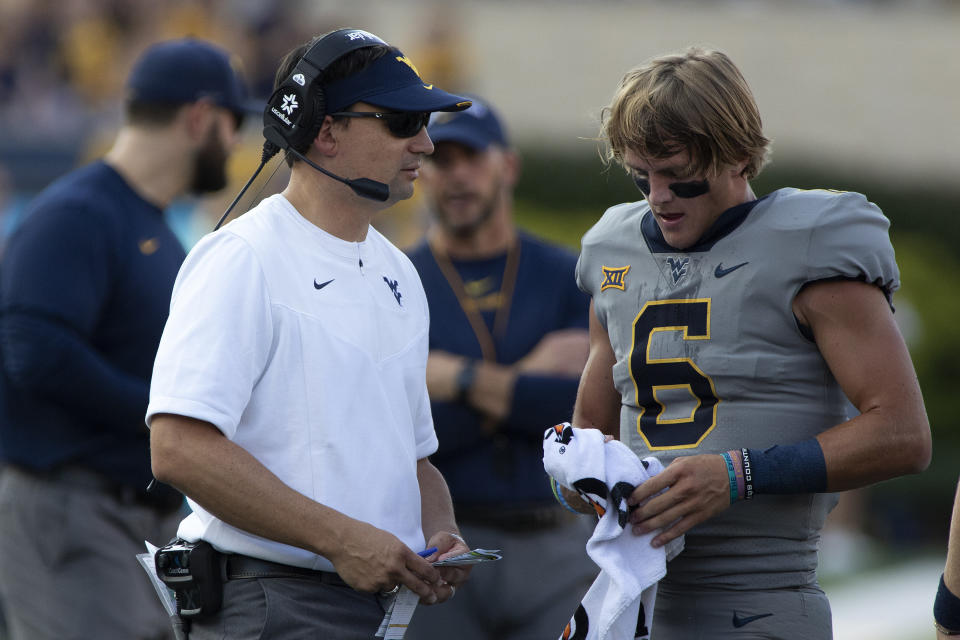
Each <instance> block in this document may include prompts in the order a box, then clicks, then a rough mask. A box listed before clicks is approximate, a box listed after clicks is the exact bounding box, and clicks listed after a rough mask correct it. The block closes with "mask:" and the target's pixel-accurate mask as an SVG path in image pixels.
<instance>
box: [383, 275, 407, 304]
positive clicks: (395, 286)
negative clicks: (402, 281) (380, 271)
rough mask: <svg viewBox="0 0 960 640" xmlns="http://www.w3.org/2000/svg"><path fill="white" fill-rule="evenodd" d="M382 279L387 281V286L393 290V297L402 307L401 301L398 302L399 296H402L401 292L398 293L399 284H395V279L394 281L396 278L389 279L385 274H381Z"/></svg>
mask: <svg viewBox="0 0 960 640" xmlns="http://www.w3.org/2000/svg"><path fill="white" fill-rule="evenodd" d="M383 281H384V282H386V283H387V286H388V287H390V291H392V292H393V297H394V298H396V299H397V304H398V305H400V306H401V307H402V306H403V303H402V302H400V298H402V297H403V294H402V293H400V287H399V285H398V284H397V281H396V280H391V279H390V278H388V277H387V276H383Z"/></svg>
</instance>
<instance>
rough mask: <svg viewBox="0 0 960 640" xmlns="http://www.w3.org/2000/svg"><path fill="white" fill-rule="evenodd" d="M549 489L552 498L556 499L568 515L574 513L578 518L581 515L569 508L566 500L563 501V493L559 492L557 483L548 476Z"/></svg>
mask: <svg viewBox="0 0 960 640" xmlns="http://www.w3.org/2000/svg"><path fill="white" fill-rule="evenodd" d="M550 489H552V490H553V497H554V498H556V499H557V502H559V503H560V504H561V505H563V508H564V509H566V510H567V511H569V512H570V513H575V514H577V515H578V516H581V515H583V514H582V513H580V512H579V511H577V510H576V509H574V508H573V507H571V506H570V503H568V502H567V501H566V500H564V499H563V492H562V491H560V489H559V487H557V481H556V480H555V479H554V478H553V476H550Z"/></svg>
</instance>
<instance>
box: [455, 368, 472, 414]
mask: <svg viewBox="0 0 960 640" xmlns="http://www.w3.org/2000/svg"><path fill="white" fill-rule="evenodd" d="M476 377H477V361H476V360H472V359H471V360H467V361H466V362H464V364H463V368H461V369H460V373H458V374H457V397H456V401H457V402H459V403H460V404H467V395H468V394H469V393H470V387H472V386H473V380H474V378H476Z"/></svg>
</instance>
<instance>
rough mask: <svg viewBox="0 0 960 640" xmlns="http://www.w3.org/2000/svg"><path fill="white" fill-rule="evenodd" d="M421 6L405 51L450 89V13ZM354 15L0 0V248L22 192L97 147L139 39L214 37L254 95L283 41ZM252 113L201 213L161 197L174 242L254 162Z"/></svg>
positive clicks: (221, 205) (168, 1) (202, 1)
mask: <svg viewBox="0 0 960 640" xmlns="http://www.w3.org/2000/svg"><path fill="white" fill-rule="evenodd" d="M430 13H431V15H435V16H437V18H438V19H437V20H435V21H433V22H432V23H428V24H425V25H424V28H425V35H427V36H428V37H426V38H424V39H423V42H424V43H429V46H426V47H421V48H420V49H418V50H417V51H416V52H413V51H408V52H407V53H411V54H415V59H416V60H417V65H418V68H419V69H420V70H421V72H422V73H423V74H424V75H425V77H429V78H430V79H431V80H434V81H437V82H438V83H439V82H443V83H445V85H444V86H450V87H453V88H455V89H459V88H461V86H460V85H461V84H462V83H461V82H457V81H456V78H457V77H458V74H459V73H460V68H459V67H458V58H457V56H455V55H452V54H451V50H450V48H449V46H448V43H449V38H448V37H445V36H448V35H449V32H450V27H451V23H450V22H449V21H444V20H443V15H442V12H430ZM356 21H357V20H356V18H355V17H354V12H352V11H351V9H350V8H349V7H346V8H341V7H340V6H338V4H337V3H317V2H310V1H305V0H284V1H283V2H262V1H261V0H0V132H2V135H0V251H2V246H3V244H4V238H6V237H7V235H8V234H9V233H10V231H11V230H12V229H13V228H15V227H16V225H17V224H18V222H19V220H20V219H21V217H22V215H23V211H24V207H25V206H26V204H27V202H28V201H29V199H30V197H31V196H32V195H33V194H35V193H36V192H38V191H39V190H40V189H42V188H43V187H45V186H46V185H47V184H49V182H50V181H52V180H53V179H55V178H56V177H58V176H60V175H62V174H64V173H66V172H67V171H69V170H70V169H72V168H74V167H75V166H77V165H78V164H82V163H84V162H86V161H88V160H90V159H92V158H94V157H96V156H98V155H100V154H101V153H102V152H103V151H104V150H105V147H106V145H107V143H108V141H109V140H110V139H111V137H112V136H113V134H114V132H115V130H116V127H117V126H118V125H119V123H120V118H121V105H122V97H123V80H124V78H126V76H127V74H128V72H129V70H130V65H131V64H132V63H133V60H134V59H135V58H136V56H137V55H138V54H139V53H140V52H141V51H142V50H143V49H144V48H146V46H147V45H149V44H150V43H153V42H156V41H158V40H163V39H167V38H176V37H182V36H190V35H192V36H196V37H198V38H203V39H206V40H209V41H212V42H214V43H217V44H220V45H222V46H223V47H225V48H226V49H228V50H229V51H230V52H232V53H233V54H234V55H235V56H236V63H237V64H238V65H239V67H240V68H241V69H242V70H243V74H244V76H245V77H246V80H247V83H248V85H249V87H250V93H251V96H252V97H253V98H255V99H264V100H265V99H266V98H267V97H268V96H269V95H270V93H271V90H272V85H273V74H274V71H275V69H276V67H277V62H278V61H279V60H280V58H281V57H282V55H283V54H284V53H285V52H286V51H288V50H289V49H290V48H291V47H292V46H294V45H295V44H296V43H299V42H304V41H306V40H307V39H309V38H310V37H312V36H313V35H315V34H317V33H323V32H325V31H327V30H329V29H334V28H337V27H341V26H351V25H353V23H354V22H356ZM395 44H398V45H399V46H403V43H395ZM255 119H256V118H249V119H248V120H249V121H250V122H249V123H248V124H247V125H246V136H245V138H244V144H243V146H242V147H241V149H240V150H239V151H238V153H236V154H235V156H234V158H233V160H232V161H231V164H230V185H231V186H230V187H228V188H227V189H226V190H225V191H224V192H223V193H222V194H221V195H220V196H219V197H215V198H213V199H212V200H211V201H208V202H205V203H201V206H200V208H201V209H202V210H203V211H202V212H201V213H202V214H203V215H200V216H195V215H193V213H195V210H196V208H197V207H196V203H189V204H188V205H186V206H184V207H179V208H178V207H173V209H172V212H171V215H173V216H174V217H175V218H176V219H175V220H174V221H173V222H172V224H173V226H174V227H175V228H176V229H177V232H178V234H179V235H180V236H181V238H183V240H184V242H185V244H187V245H189V244H192V242H193V241H195V240H196V239H197V237H198V235H199V234H200V233H202V232H203V231H204V230H208V229H209V226H210V223H209V220H210V219H211V217H212V219H213V220H215V219H216V217H219V214H220V213H222V211H223V210H224V209H225V207H226V205H227V204H228V203H229V201H230V200H231V199H232V197H233V195H234V194H235V193H236V192H237V191H239V186H240V185H242V184H243V183H244V182H245V181H246V179H247V177H249V175H250V174H251V173H252V171H253V168H254V167H256V164H257V161H258V159H259V145H260V144H261V142H262V139H261V138H260V137H259V136H260V130H259V127H258V126H257V124H258V123H255V122H253V120H255ZM281 164H282V163H281ZM283 171H284V169H283V168H280V169H279V172H280V173H282V172H283ZM283 179H284V176H282V175H281V176H277V177H276V178H275V181H274V182H280V183H282V181H283ZM274 182H271V183H270V184H269V185H265V186H263V187H261V196H265V195H269V193H270V192H271V188H272V187H273V184H274ZM251 193H256V189H254V190H253V191H252V192H251ZM401 219H402V218H401ZM407 226H410V225H407ZM413 227H416V225H413ZM400 233H402V231H400ZM415 233H416V231H410V232H408V235H407V238H406V239H405V240H401V244H403V243H404V241H410V240H412V238H413V234H415Z"/></svg>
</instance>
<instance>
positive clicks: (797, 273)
mask: <svg viewBox="0 0 960 640" xmlns="http://www.w3.org/2000/svg"><path fill="white" fill-rule="evenodd" d="M888 228H889V222H888V220H887V219H886V218H885V217H884V215H883V214H882V213H881V211H880V210H879V209H878V208H877V207H876V206H875V205H873V204H872V203H870V202H868V201H867V200H866V198H864V197H863V196H862V195H860V194H857V193H845V192H833V191H821V190H817V191H804V190H798V189H781V190H778V191H775V192H773V193H771V194H769V195H767V196H765V197H764V198H761V199H759V200H756V201H753V202H750V203H746V204H744V205H740V206H738V207H734V208H732V209H730V210H728V211H726V212H724V213H723V215H722V216H721V217H720V219H718V220H717V222H716V223H715V224H714V225H713V226H712V227H711V229H710V230H709V231H708V232H707V233H706V234H705V235H704V237H703V238H702V239H701V240H700V241H699V242H698V244H697V245H696V246H694V247H691V248H690V249H688V250H685V251H678V250H676V249H673V248H671V247H669V246H668V245H667V244H666V243H665V242H664V240H663V236H662V234H661V233H660V231H659V228H658V227H657V225H656V222H655V220H654V219H653V216H652V214H650V208H649V206H648V205H647V203H646V202H645V201H642V202H637V203H630V204H623V205H619V206H616V207H613V208H611V209H609V210H607V212H606V213H605V214H604V215H603V217H602V218H601V219H600V220H599V221H598V222H597V224H596V225H594V227H593V228H592V229H590V231H588V232H587V233H586V235H585V236H584V238H583V247H582V252H581V255H580V260H579V262H578V263H577V282H578V284H579V285H580V287H581V288H582V289H583V290H584V291H586V292H587V293H589V294H590V295H592V296H593V302H594V309H595V312H596V314H597V317H598V319H599V321H600V322H601V323H602V324H603V326H604V327H605V328H606V330H607V333H608V334H609V336H610V343H611V345H612V347H613V351H614V353H615V355H616V364H615V365H614V367H613V377H614V383H615V384H616V386H617V389H618V390H619V392H620V394H621V396H622V408H621V412H620V438H621V440H622V441H623V442H625V443H627V444H628V445H629V446H630V447H631V448H632V449H633V450H634V451H635V452H636V453H637V455H639V456H640V457H645V456H648V455H651V454H652V455H656V456H657V457H658V458H659V459H660V460H661V461H662V462H663V463H664V464H665V465H666V464H668V463H669V462H670V461H671V460H672V459H673V458H675V457H677V456H683V455H694V454H702V453H721V452H723V451H727V450H729V449H739V448H741V447H750V448H761V449H762V448H766V447H769V446H771V445H774V444H790V443H795V442H800V441H802V440H806V439H808V438H810V437H812V436H815V435H816V434H818V433H820V432H821V431H824V430H826V429H828V428H830V427H832V426H834V425H836V424H838V423H840V422H843V421H844V420H845V419H846V415H845V414H846V407H847V406H848V405H847V404H846V399H845V396H844V395H843V392H842V391H841V389H840V387H839V385H838V384H837V382H836V380H835V379H834V377H833V375H832V374H831V373H830V370H829V368H828V367H827V365H826V362H825V361H824V359H823V357H822V356H821V355H820V352H819V350H818V349H817V345H816V344H815V343H814V342H813V340H812V338H811V337H810V336H809V335H805V333H804V331H803V330H802V329H801V327H800V326H799V324H798V323H797V320H796V318H795V316H794V315H793V310H792V303H793V299H794V298H795V296H796V295H797V293H798V292H799V291H800V289H801V288H802V287H803V286H804V285H805V284H808V283H811V282H816V281H819V280H829V279H837V278H843V279H857V280H862V281H866V282H870V283H875V284H877V285H878V286H880V287H882V288H883V290H884V291H885V292H886V293H887V295H888V299H889V296H890V295H891V294H892V292H893V291H894V290H895V289H896V288H897V287H898V286H899V273H898V270H897V266H896V262H895V260H894V252H893V247H892V246H891V244H890V240H889V236H888ZM835 503H836V499H835V497H834V496H833V495H832V494H814V495H810V494H804V495H758V496H755V497H754V499H753V500H751V501H749V502H738V503H736V504H734V505H731V507H730V508H729V509H727V510H726V511H724V512H723V513H722V514H720V515H718V516H716V517H714V518H712V519H711V520H709V521H708V522H705V523H703V524H702V525H700V526H698V527H695V528H694V529H693V530H691V531H690V532H689V533H688V534H687V536H686V550H685V551H684V552H683V553H682V554H681V555H680V556H678V557H677V558H676V559H675V560H673V561H672V562H671V563H670V566H669V568H668V574H667V578H666V579H667V580H669V581H670V582H672V583H674V584H696V585H697V586H699V587H708V588H709V587H711V586H716V587H720V588H733V589H747V588H758V587H759V588H780V587H790V586H797V585H805V584H810V583H811V582H813V581H815V579H816V575H815V573H816V562H817V557H816V552H817V546H818V542H819V536H820V529H821V527H822V526H823V522H824V519H825V517H826V515H827V512H828V511H829V510H830V509H831V508H833V506H834V504H835Z"/></svg>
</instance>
